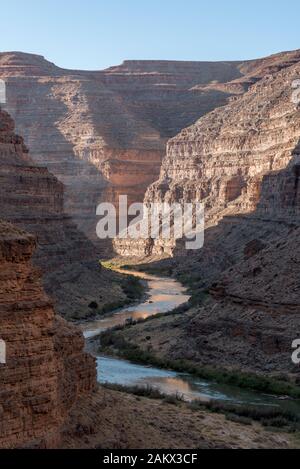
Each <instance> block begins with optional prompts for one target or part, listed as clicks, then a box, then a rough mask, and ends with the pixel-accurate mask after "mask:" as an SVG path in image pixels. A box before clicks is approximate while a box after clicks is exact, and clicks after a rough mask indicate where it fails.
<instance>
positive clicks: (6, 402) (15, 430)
mask: <svg viewBox="0 0 300 469" xmlns="http://www.w3.org/2000/svg"><path fill="white" fill-rule="evenodd" d="M35 246H36V241H35V238H34V237H33V236H32V235H29V234H27V233H25V232H23V231H22V230H20V229H19V228H16V227H15V226H13V225H11V224H9V223H6V222H3V221H0V264H1V269H0V338H1V340H3V341H5V344H6V356H5V363H2V364H0V382H1V389H0V391H1V392H0V407H1V425H0V448H23V447H26V448H32V447H35V448H53V447H58V446H59V445H60V441H61V432H62V427H63V425H64V423H65V420H66V419H67V417H68V414H69V411H70V410H71V409H72V407H73V406H74V405H75V404H76V402H77V399H79V398H80V397H81V396H82V395H85V394H86V393H90V392H92V391H93V389H95V386H96V377H95V364H94V360H93V359H92V358H91V357H90V356H88V355H86V354H85V353H84V352H83V347H84V340H83V338H82V336H81V334H80V333H79V332H78V331H77V330H76V329H75V328H74V327H73V326H70V325H68V324H67V323H65V321H63V319H61V318H57V317H56V316H55V313H54V310H53V306H52V302H51V301H50V300H49V298H48V297H47V296H46V295H45V293H44V291H43V289H42V287H41V277H40V272H39V271H38V270H37V269H36V268H33V266H32V264H31V261H30V260H31V256H32V254H33V251H34V249H35Z"/></svg>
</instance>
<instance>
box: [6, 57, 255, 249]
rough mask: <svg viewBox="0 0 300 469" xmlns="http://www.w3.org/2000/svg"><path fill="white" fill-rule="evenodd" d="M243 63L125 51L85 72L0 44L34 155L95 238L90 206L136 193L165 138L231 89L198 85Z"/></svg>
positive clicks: (151, 176) (155, 166) (16, 114)
mask: <svg viewBox="0 0 300 469" xmlns="http://www.w3.org/2000/svg"><path fill="white" fill-rule="evenodd" d="M251 63H252V62H249V63H248V62H219V63H210V62H172V61H125V62H124V63H123V64H122V65H120V66H116V67H111V68H109V69H107V70H103V71H95V72H84V71H78V70H74V71H71V70H64V69H61V68H59V67H56V66H55V65H54V64H51V63H49V62H48V61H46V60H45V59H44V58H43V57H40V56H36V55H31V54H24V53H19V52H9V53H0V78H1V79H3V80H4V81H5V82H6V89H7V104H6V107H5V109H6V110H7V111H8V112H9V113H10V114H11V115H12V117H13V118H14V120H15V122H16V130H17V132H18V133H19V134H20V135H22V136H23V137H24V139H25V143H26V146H28V147H29V149H30V153H31V156H32V158H33V160H34V162H35V163H37V164H39V165H43V166H46V167H47V168H48V170H49V171H51V173H53V174H54V175H55V176H57V178H58V179H59V181H60V182H62V183H63V184H64V185H65V188H66V190H65V200H64V204H65V210H66V212H67V213H68V214H69V215H71V216H72V217H73V218H74V220H75V222H76V224H77V225H78V227H79V229H81V230H82V231H84V232H85V233H86V234H87V235H88V237H90V238H91V239H93V241H96V230H95V227H96V217H95V211H96V206H97V205H98V204H99V203H100V202H101V201H105V202H110V201H111V202H114V203H117V200H118V196H119V195H121V194H127V195H128V196H129V203H131V202H140V201H142V200H143V197H144V194H145V191H146V189H147V187H148V186H149V185H150V184H151V183H152V182H154V181H155V180H156V179H157V178H158V177H159V171H160V165H161V160H162V157H163V155H164V153H165V144H166V141H167V139H168V138H170V137H173V136H174V135H176V134H177V133H178V132H179V131H180V130H181V129H182V128H184V127H186V126H188V125H190V124H192V123H193V122H195V121H196V120H197V119H198V118H199V117H200V116H201V115H204V114H206V113H207V112H209V111H211V110H212V109H214V108H215V107H217V106H220V105H223V104H225V103H226V101H227V98H228V96H230V94H232V93H231V91H229V92H228V91H227V90H219V89H214V88H213V87H212V89H202V88H201V86H204V87H205V86H206V85H209V84H211V83H226V82H228V81H230V80H233V79H238V78H240V77H242V76H243V73H244V72H243V67H244V68H245V69H248V68H249V67H250V64H251ZM253 66H254V64H253ZM197 86H199V87H200V88H199V89H197ZM97 241H98V240H97ZM97 244H98V247H99V246H100V247H101V243H97ZM105 249H107V247H106V246H105Z"/></svg>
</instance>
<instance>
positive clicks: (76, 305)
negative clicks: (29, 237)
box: [0, 110, 125, 318]
mask: <svg viewBox="0 0 300 469" xmlns="http://www.w3.org/2000/svg"><path fill="white" fill-rule="evenodd" d="M0 183H1V184H0V217H1V218H3V219H5V220H7V221H10V222H13V223H15V224H17V225H18V226H20V227H21V228H23V229H25V230H26V231H28V232H29V233H31V234H34V235H35V236H37V239H38V249H37V250H36V252H35V254H34V258H33V260H34V263H35V264H36V265H37V266H39V267H40V268H41V269H42V271H43V273H44V278H43V280H44V285H45V288H46V290H47V293H49V294H50V295H51V297H53V298H54V299H55V300H56V306H57V310H58V311H59V312H60V313H61V314H62V315H64V316H65V317H68V318H80V317H85V316H86V315H88V313H91V311H89V308H88V305H89V304H90V303H91V302H92V301H96V302H97V303H98V304H99V305H100V304H105V303H110V302H112V301H116V299H118V300H120V299H121V300H122V299H125V295H124V293H123V291H122V289H121V287H120V286H119V285H118V283H119V282H117V283H116V282H115V279H114V278H113V277H114V276H113V274H112V273H109V272H104V271H101V268H100V266H99V263H98V257H97V253H96V250H95V248H94V245H93V244H92V243H91V241H89V240H88V239H87V238H86V237H85V236H84V234H83V233H81V232H80V231H79V230H78V229H77V227H76V226H75V224H74V223H73V221H72V220H71V218H70V216H69V215H66V214H65V213H64V211H63V198H64V193H63V185H62V183H61V182H59V181H58V180H57V179H56V177H55V176H53V175H52V174H51V173H49V171H48V170H47V169H46V168H43V167H37V166H36V165H35V164H34V162H33V161H32V159H31V158H30V156H29V154H28V150H27V149H26V147H25V145H24V142H23V139H22V138H21V137H19V136H17V135H16V134H15V133H14V122H13V120H12V119H11V117H10V116H9V115H8V114H7V113H5V112H3V111H1V110H0ZM108 288H110V289H111V296H110V298H107V295H106V293H107V289H108Z"/></svg>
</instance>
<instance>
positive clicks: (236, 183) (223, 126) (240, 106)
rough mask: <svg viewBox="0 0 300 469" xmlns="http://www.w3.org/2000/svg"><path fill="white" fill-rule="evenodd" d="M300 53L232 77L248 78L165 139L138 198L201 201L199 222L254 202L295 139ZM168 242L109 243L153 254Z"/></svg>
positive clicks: (169, 246)
mask: <svg viewBox="0 0 300 469" xmlns="http://www.w3.org/2000/svg"><path fill="white" fill-rule="evenodd" d="M299 59H300V52H299V51H295V52H293V53H289V54H282V55H279V56H275V57H270V58H269V59H268V60H267V59H266V61H265V62H263V63H262V64H260V67H259V68H258V70H257V69H256V68H254V70H250V72H249V75H248V76H244V77H243V79H239V80H238V81H239V83H241V81H243V83H244V81H245V82H246V83H247V88H246V91H245V90H244V91H243V92H241V90H239V94H237V95H236V96H234V97H232V98H231V100H230V103H229V104H227V105H226V106H222V107H219V108H217V109H215V110H214V111H212V112H211V113H208V114H207V115H206V116H204V117H202V118H200V119H199V120H198V121H197V122H196V123H195V124H194V125H192V126H190V127H188V128H185V129H183V130H182V131H181V132H180V133H179V134H178V135H177V136H175V137H174V138H172V139H170V140H169V141H168V143H167V151H166V155H165V157H164V159H163V161H162V166H161V171H160V177H159V179H158V181H156V182H155V183H154V184H153V185H151V186H150V187H149V188H148V190H147V192H146V195H145V199H144V202H145V204H146V205H148V206H150V204H151V203H164V202H166V203H168V204H172V203H176V202H177V203H180V204H181V205H183V204H184V203H191V202H202V203H203V204H204V206H205V222H206V228H209V227H210V226H215V225H216V224H217V223H218V222H219V221H220V220H222V218H224V217H225V216H230V215H238V214H246V213H249V212H251V211H253V210H255V208H256V205H257V203H258V200H259V196H260V187H261V181H262V179H263V177H264V175H266V174H267V173H269V172H271V171H276V170H281V169H284V168H285V167H286V166H287V165H288V164H289V163H290V160H291V159H292V158H293V152H294V150H295V148H296V147H297V145H298V142H299V137H300V135H299V111H298V107H297V105H295V104H294V103H293V102H292V93H293V88H292V84H293V81H294V80H296V79H297V77H298V76H299ZM251 80H252V81H251ZM232 83H236V80H234V81H233V82H231V83H229V84H228V86H231V85H232ZM249 83H250V85H249ZM175 244H176V243H174V242H172V240H169V241H168V240H162V239H156V240H154V241H153V240H150V239H146V240H138V241H137V242H135V241H133V242H131V241H130V240H122V239H120V240H116V242H115V248H116V250H117V252H118V253H119V254H120V255H123V256H126V255H129V256H132V255H136V256H145V255H149V254H153V255H157V256H160V255H163V254H166V255H172V254H173V251H174V249H175ZM179 247H180V246H179Z"/></svg>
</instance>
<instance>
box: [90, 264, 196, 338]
mask: <svg viewBox="0 0 300 469" xmlns="http://www.w3.org/2000/svg"><path fill="white" fill-rule="evenodd" d="M119 272H122V273H127V274H130V275H134V276H136V277H139V278H141V279H143V280H146V281H147V284H148V288H149V292H148V298H147V301H145V302H143V303H139V304H138V305H134V306H131V307H125V308H122V309H120V310H119V311H117V312H115V313H114V314H112V315H111V316H109V317H106V318H103V319H99V320H96V321H93V322H89V323H85V324H84V325H83V326H82V330H83V334H84V337H85V338H86V339H88V338H91V337H95V336H96V335H98V334H100V333H101V332H103V331H105V330H106V329H110V328H111V327H115V326H119V325H123V324H125V323H126V321H127V320H128V319H133V320H138V319H146V318H147V317H149V316H155V315H156V314H159V313H167V312H168V311H171V310H172V309H174V308H176V307H178V306H180V305H182V304H184V303H186V302H187V301H188V300H189V298H190V297H189V296H188V295H187V294H186V290H185V288H184V287H183V286H182V285H181V284H180V283H179V282H177V281H176V280H173V279H169V278H161V277H156V276H153V275H148V274H145V273H142V272H131V271H126V270H124V271H123V270H119Z"/></svg>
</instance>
